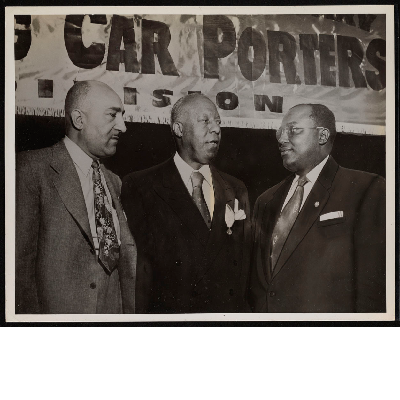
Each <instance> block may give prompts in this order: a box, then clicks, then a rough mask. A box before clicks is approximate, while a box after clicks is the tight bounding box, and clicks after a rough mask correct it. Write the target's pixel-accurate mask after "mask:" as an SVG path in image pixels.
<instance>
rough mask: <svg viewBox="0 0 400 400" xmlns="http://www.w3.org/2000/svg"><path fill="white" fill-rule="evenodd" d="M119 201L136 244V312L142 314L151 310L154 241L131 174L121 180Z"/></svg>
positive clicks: (141, 199)
mask: <svg viewBox="0 0 400 400" xmlns="http://www.w3.org/2000/svg"><path fill="white" fill-rule="evenodd" d="M121 202H122V206H123V208H124V211H125V213H126V218H127V221H128V225H129V229H130V231H131V233H132V236H133V237H134V238H135V241H136V246H137V266H136V294H135V299H136V301H135V303H136V304H135V309H136V314H144V313H148V312H151V299H152V296H151V291H152V287H153V285H152V281H153V268H152V265H153V258H154V241H153V236H152V234H151V232H150V229H149V227H148V222H147V221H148V215H147V211H146V207H145V203H144V199H143V197H142V193H141V191H140V190H139V188H137V187H136V183H135V181H134V179H132V177H131V176H126V177H125V178H124V179H123V180H122V189H121Z"/></svg>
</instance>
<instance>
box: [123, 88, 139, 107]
mask: <svg viewBox="0 0 400 400" xmlns="http://www.w3.org/2000/svg"><path fill="white" fill-rule="evenodd" d="M124 104H133V105H136V104H137V90H136V88H130V87H124Z"/></svg>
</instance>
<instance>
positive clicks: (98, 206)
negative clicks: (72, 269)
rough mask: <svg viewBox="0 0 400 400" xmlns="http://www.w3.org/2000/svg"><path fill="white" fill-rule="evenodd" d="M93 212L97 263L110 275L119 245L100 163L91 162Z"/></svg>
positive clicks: (117, 254)
mask: <svg viewBox="0 0 400 400" xmlns="http://www.w3.org/2000/svg"><path fill="white" fill-rule="evenodd" d="M92 168H93V190H94V212H95V220H96V231H97V238H98V240H99V261H100V263H101V264H102V265H103V267H104V268H106V269H107V270H108V271H109V272H110V273H111V272H112V271H113V270H114V269H115V268H116V266H117V264H118V259H119V244H118V238H117V234H116V232H115V227H114V222H113V218H112V212H111V205H110V203H109V201H108V198H107V195H106V191H105V189H104V186H103V183H102V182H101V175H100V163H99V161H98V160H95V161H93V163H92Z"/></svg>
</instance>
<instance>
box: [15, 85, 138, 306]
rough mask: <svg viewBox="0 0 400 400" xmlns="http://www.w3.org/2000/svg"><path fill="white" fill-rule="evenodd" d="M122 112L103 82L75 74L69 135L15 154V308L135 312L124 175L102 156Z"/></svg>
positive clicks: (111, 148) (109, 151) (120, 125)
mask: <svg viewBox="0 0 400 400" xmlns="http://www.w3.org/2000/svg"><path fill="white" fill-rule="evenodd" d="M123 112H124V109H123V105H122V102H121V100H120V98H119V96H118V95H117V94H116V93H115V92H114V90H112V89H111V88H110V87H109V86H107V85H106V84H104V83H101V82H98V81H83V82H77V83H76V84H75V85H74V86H73V87H72V88H71V89H70V90H69V92H68V94H67V97H66V101H65V126H66V137H65V138H64V139H63V140H61V141H60V142H59V143H57V144H55V145H54V146H52V147H49V148H44V149H40V150H34V151H27V152H23V153H20V154H18V155H17V172H16V265H15V289H16V296H15V310H16V313H24V314H32V313H41V314H68V313H73V314H92V313H100V314H109V313H122V312H127V313H133V312H135V304H134V299H135V295H134V292H135V274H136V272H135V271H136V247H135V242H134V239H133V237H132V235H131V233H130V231H129V228H128V225H127V222H126V219H125V216H124V213H123V211H122V206H121V203H120V200H119V194H120V187H121V181H120V179H119V178H118V176H116V175H115V174H113V173H112V172H111V171H109V170H107V169H106V168H105V167H104V166H103V165H102V164H100V160H101V159H103V158H105V157H110V156H112V155H113V154H114V153H115V151H116V146H117V143H118V140H119V137H120V135H121V134H122V133H123V132H125V131H126V127H125V123H124V121H123V118H122V115H123Z"/></svg>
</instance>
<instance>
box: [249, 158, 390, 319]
mask: <svg viewBox="0 0 400 400" xmlns="http://www.w3.org/2000/svg"><path fill="white" fill-rule="evenodd" d="M293 179H294V175H291V176H289V177H288V178H287V179H285V180H283V181H282V182H280V183H279V184H277V185H275V186H274V187H272V188H270V189H268V190H267V191H266V192H264V193H263V194H262V195H261V196H260V197H259V198H258V199H257V201H256V205H255V208H254V219H253V240H254V247H253V256H252V267H251V278H250V288H249V289H250V290H249V294H250V302H251V305H252V308H253V310H254V311H256V312H275V313H279V312H282V313H285V312H292V313H309V312H325V313H333V312H335V313H340V312H343V313H349V312H385V309H386V303H385V301H386V294H385V293H386V290H385V288H386V277H385V271H386V263H385V234H386V232H385V218H386V217H385V215H386V214H385V180H384V179H383V178H382V177H380V176H378V175H375V174H370V173H367V172H362V171H355V170H350V169H346V168H342V167H340V166H339V165H338V164H337V163H336V162H335V160H334V159H333V158H332V157H329V159H328V161H327V163H326V165H325V166H324V168H323V169H322V171H321V173H320V175H319V177H318V179H317V181H316V182H315V184H314V186H313V188H312V190H311V192H310V194H309V196H308V197H307V199H306V201H305V203H304V205H303V207H302V209H301V211H300V213H299V215H298V217H297V219H296V221H295V223H294V225H293V227H292V230H291V231H290V234H289V236H288V238H287V240H286V242H285V244H284V246H283V249H282V252H281V254H280V256H279V258H278V261H277V264H276V266H275V268H274V269H273V270H272V268H271V259H270V252H271V236H272V231H273V229H274V226H275V224H276V221H277V218H278V217H279V214H280V212H281V209H282V206H283V202H284V200H285V198H286V196H287V193H288V191H289V188H290V186H291V183H292V181H293ZM338 211H341V212H342V213H343V215H342V214H341V213H337V212H338ZM328 213H333V214H330V215H331V216H334V218H329V219H325V218H324V217H323V216H324V215H325V214H328ZM321 216H322V220H321Z"/></svg>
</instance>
